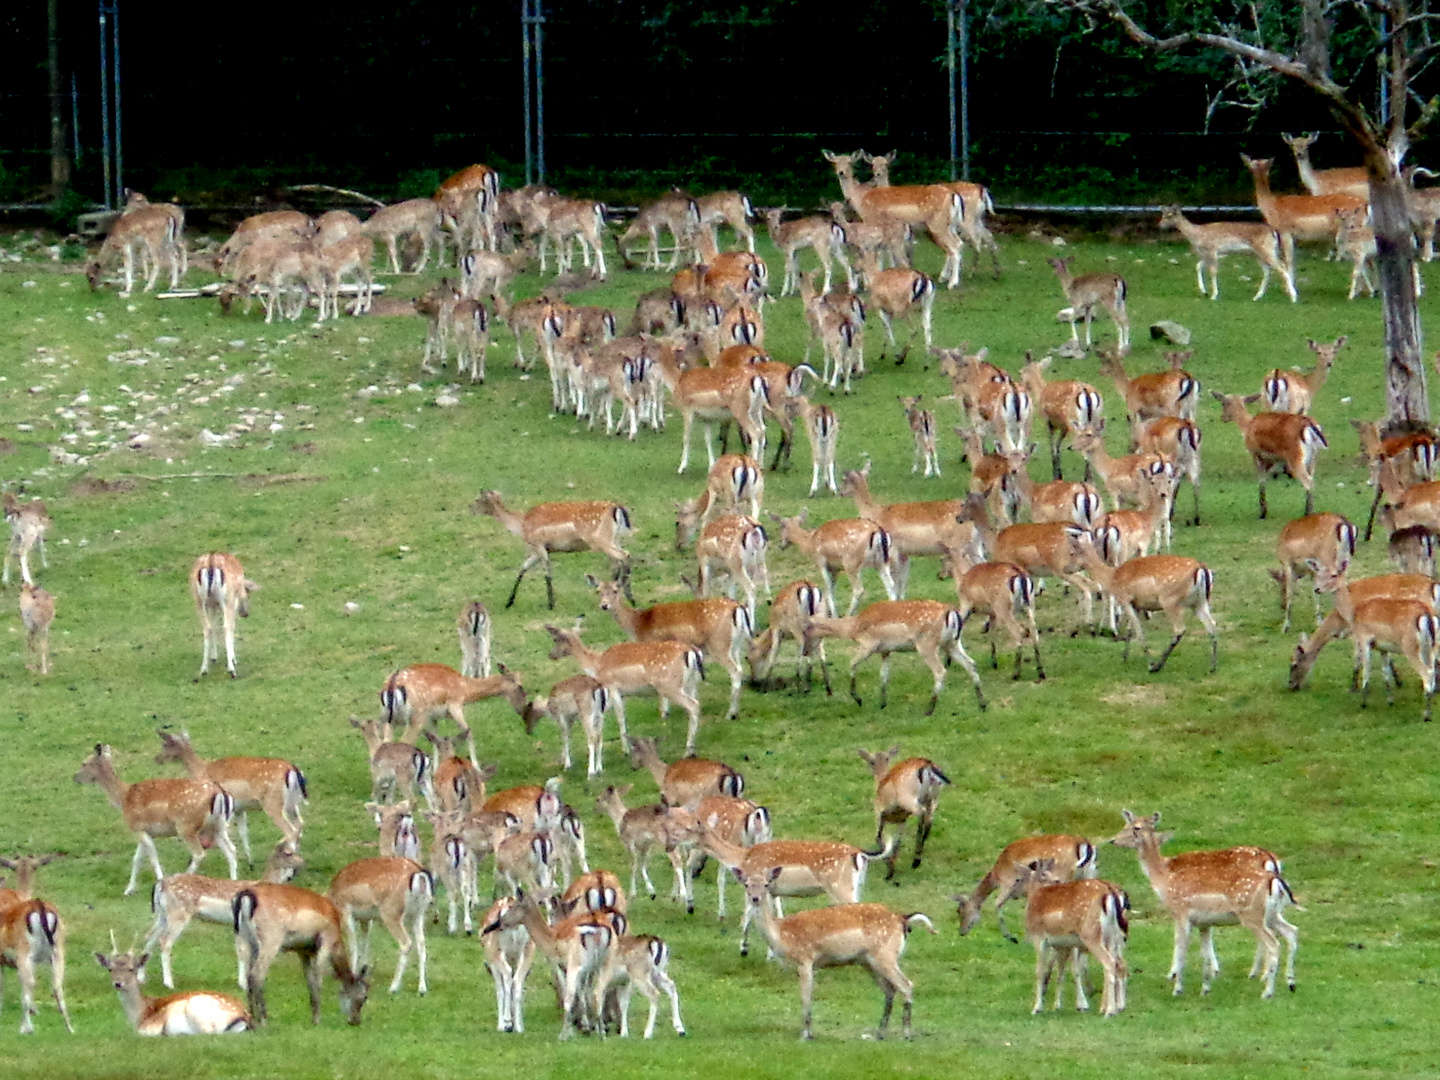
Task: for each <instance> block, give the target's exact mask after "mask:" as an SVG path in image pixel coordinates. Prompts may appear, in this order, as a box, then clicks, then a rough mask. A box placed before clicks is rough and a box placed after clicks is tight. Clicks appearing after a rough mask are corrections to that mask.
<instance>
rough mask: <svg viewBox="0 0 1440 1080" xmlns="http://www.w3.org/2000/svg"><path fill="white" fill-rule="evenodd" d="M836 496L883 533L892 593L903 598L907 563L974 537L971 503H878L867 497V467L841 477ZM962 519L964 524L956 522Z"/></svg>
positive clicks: (953, 501) (907, 568)
mask: <svg viewBox="0 0 1440 1080" xmlns="http://www.w3.org/2000/svg"><path fill="white" fill-rule="evenodd" d="M840 494H841V495H843V496H845V497H846V498H849V499H853V500H854V502H855V512H856V513H857V514H858V515H859V516H860V517H862V518H865V519H866V520H868V521H873V522H874V523H875V524H876V525H878V526H880V528H882V529H884V530H885V532H886V534H887V535H889V537H890V544H891V548H892V550H893V551H894V552H895V553H896V554H897V566H896V570H895V575H894V576H895V592H896V595H897V596H900V597H903V596H904V595H905V591H906V587H907V586H908V584H909V581H910V560H911V559H912V558H914V557H916V556H921V555H935V556H939V555H941V554H942V549H943V547H944V545H945V544H949V545H950V546H952V547H955V548H965V547H967V546H968V545H969V541H970V539H971V538H972V537H973V535H974V531H975V530H974V526H973V525H969V526H967V524H966V522H968V520H969V518H970V517H971V515H972V514H973V512H974V503H973V502H971V501H970V500H967V499H935V500H932V501H928V502H910V503H888V504H886V503H879V502H876V501H875V499H874V497H873V496H872V495H871V494H870V465H869V463H868V462H867V463H866V464H865V467H864V468H862V469H859V470H858V471H857V470H854V469H852V470H850V471H848V472H846V473H845V475H844V477H843V478H842V480H841V482H840ZM957 519H964V520H957Z"/></svg>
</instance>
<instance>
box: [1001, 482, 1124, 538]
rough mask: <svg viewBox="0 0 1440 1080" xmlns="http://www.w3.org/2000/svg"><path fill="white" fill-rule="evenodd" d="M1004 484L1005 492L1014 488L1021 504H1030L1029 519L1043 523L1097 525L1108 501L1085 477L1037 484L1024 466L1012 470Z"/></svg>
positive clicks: (1089, 526)
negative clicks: (1102, 497)
mask: <svg viewBox="0 0 1440 1080" xmlns="http://www.w3.org/2000/svg"><path fill="white" fill-rule="evenodd" d="M1002 484H1004V485H1005V486H1006V494H1007V495H1008V494H1009V490H1013V491H1014V493H1015V494H1016V495H1017V496H1018V498H1019V504H1020V506H1021V507H1028V508H1029V511H1030V520H1031V521H1032V522H1033V523H1035V524H1037V525H1043V524H1046V523H1048V522H1056V521H1059V522H1064V523H1067V524H1073V525H1080V526H1083V527H1084V528H1087V529H1090V528H1094V526H1095V523H1096V522H1097V521H1098V520H1099V519H1100V514H1101V511H1103V510H1104V508H1105V504H1104V502H1103V501H1102V500H1101V498H1100V492H1099V491H1098V490H1096V488H1095V485H1094V484H1092V483H1090V482H1089V481H1084V480H1049V481H1046V482H1045V483H1043V484H1037V483H1035V482H1034V481H1033V480H1032V479H1031V478H1030V473H1029V472H1028V471H1027V470H1026V469H1024V468H1020V469H1016V470H1014V471H1013V472H1010V473H1009V474H1008V476H1007V477H1006V479H1005V480H1003V481H1002Z"/></svg>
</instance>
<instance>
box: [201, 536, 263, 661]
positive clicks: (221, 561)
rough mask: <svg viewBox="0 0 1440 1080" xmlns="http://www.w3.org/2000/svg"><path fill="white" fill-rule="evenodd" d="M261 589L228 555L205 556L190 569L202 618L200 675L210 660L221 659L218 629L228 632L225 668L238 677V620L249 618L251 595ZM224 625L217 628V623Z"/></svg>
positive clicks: (226, 634)
mask: <svg viewBox="0 0 1440 1080" xmlns="http://www.w3.org/2000/svg"><path fill="white" fill-rule="evenodd" d="M259 588H260V586H259V585H257V584H255V582H253V581H250V580H249V579H247V578H246V577H245V568H244V567H243V566H241V565H240V560H239V559H237V558H235V556H234V555H230V554H228V553H226V552H222V551H215V552H211V553H210V554H209V555H201V556H200V557H199V558H198V559H196V560H195V565H194V566H193V567H192V568H191V570H190V595H191V596H193V597H194V598H195V610H196V612H198V613H199V616H200V633H201V639H202V640H201V654H200V674H201V675H204V674H205V673H206V672H207V671H209V670H210V661H211V660H219V659H220V647H219V643H218V642H217V641H216V637H217V636H218V630H219V629H220V628H223V629H224V632H225V667H226V669H227V670H228V671H229V672H230V677H231V678H232V679H233V678H235V677H236V675H235V620H236V618H241V619H245V618H249V616H250V594H251V593H252V592H255V591H256V590H257V589H259ZM217 622H218V623H219V624H220V626H219V627H217V626H216V623H217Z"/></svg>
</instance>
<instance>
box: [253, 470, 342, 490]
mask: <svg viewBox="0 0 1440 1080" xmlns="http://www.w3.org/2000/svg"><path fill="white" fill-rule="evenodd" d="M326 479H328V477H324V476H308V475H306V474H305V473H298V472H293V473H246V474H245V475H244V476H242V477H240V486H241V487H252V488H255V487H274V486H275V485H276V484H318V483H321V482H323V481H324V480H326Z"/></svg>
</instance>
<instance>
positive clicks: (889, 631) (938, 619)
mask: <svg viewBox="0 0 1440 1080" xmlns="http://www.w3.org/2000/svg"><path fill="white" fill-rule="evenodd" d="M962 625H963V624H962V622H961V619H960V612H959V611H958V610H957V609H956V608H955V607H953V606H951V605H950V604H942V603H941V602H940V601H938V600H890V601H885V600H882V601H880V602H879V603H876V604H870V605H869V606H868V607H865V608H863V609H861V611H860V614H858V615H851V616H848V617H846V618H843V619H835V618H816V619H812V620H811V621H810V626H809V628H808V629H807V630H806V631H805V637H806V640H807V641H809V640H810V639H818V638H825V637H838V638H846V639H848V640H850V641H853V642H854V643H855V651H854V653H853V654H852V655H851V657H850V697H851V698H852V699H853V700H854V702H855V704H856V705H863V704H864V702H863V700H862V699H861V697H860V694H859V692H858V691H857V690H856V687H855V672H856V669H857V668H858V667H859V666H860V664H861V663H862V662H864V661H865V660H867V659H869V658H870V657H871V656H874V655H875V654H876V653H879V654H880V708H882V709H883V708H884V707H885V704H886V690H887V688H888V685H889V682H890V656H891V654H893V653H897V652H914V653H917V654H918V655H919V657H920V659H921V660H922V661H923V662H924V664H925V666H926V667H927V668H929V669H930V674H931V675H933V676H934V680H935V681H934V686H933V689H932V690H931V693H930V702H929V704H928V705H927V706H926V708H925V715H926V716H931V715H933V714H934V712H935V706H936V704H938V703H939V701H940V691H941V690H943V689H944V688H945V666H946V665H945V659H946V658H948V659H950V660H953V661H954V662H955V663H957V664H959V665H960V666H961V667H962V668H964V669H965V674H967V675H969V676H970V681H971V682H973V683H974V684H975V700H976V703H977V704H978V705H979V706H980V709H981V711H984V709H985V708H986V705H985V692H984V691H983V690H982V689H981V688H980V673H979V672H977V671H976V670H975V661H973V660H971V659H970V655H969V653H967V652H966V651H965V646H964V644H962V642H961V640H960V631H961V629H962ZM826 690H827V692H828V690H829V673H828V672H827V673H826Z"/></svg>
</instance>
